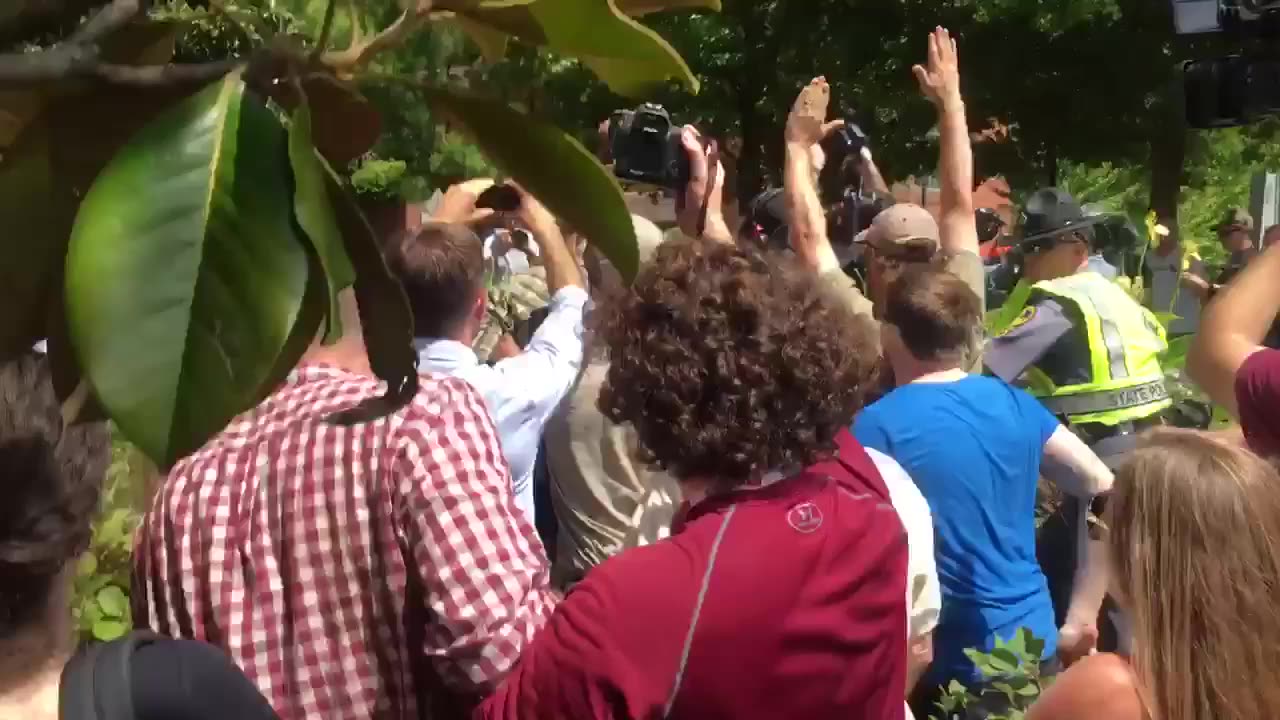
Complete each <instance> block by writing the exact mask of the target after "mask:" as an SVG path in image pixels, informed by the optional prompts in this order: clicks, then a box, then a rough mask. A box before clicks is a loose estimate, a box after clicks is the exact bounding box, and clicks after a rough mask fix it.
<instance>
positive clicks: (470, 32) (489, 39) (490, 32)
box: [0, 15, 509, 130]
mask: <svg viewBox="0 0 1280 720" xmlns="http://www.w3.org/2000/svg"><path fill="white" fill-rule="evenodd" d="M448 22H450V23H452V24H453V25H455V26H457V28H458V29H459V30H461V31H462V32H463V33H464V34H465V35H466V36H467V37H469V38H471V42H473V43H475V44H476V47H477V48H479V50H480V55H481V56H482V57H484V59H485V62H489V63H496V62H498V61H500V60H502V58H503V57H504V56H505V55H506V54H507V40H508V38H509V36H508V35H507V34H506V33H504V32H502V31H501V30H495V29H493V28H492V27H489V26H488V25H485V24H484V23H481V22H479V21H476V20H472V19H471V18H469V17H467V16H466V15H455V16H453V17H452V18H450V19H449V20H448ZM0 130H3V128H2V127H0Z"/></svg>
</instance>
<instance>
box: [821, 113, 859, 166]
mask: <svg viewBox="0 0 1280 720" xmlns="http://www.w3.org/2000/svg"><path fill="white" fill-rule="evenodd" d="M868 144H869V140H868V139H867V134H866V133H865V132H863V130H862V128H861V127H859V126H858V125H856V124H854V123H852V122H846V123H845V124H844V126H843V127H841V128H839V129H837V130H836V131H835V132H833V133H831V134H830V135H828V136H827V137H825V138H823V140H822V150H823V152H825V153H826V154H827V158H828V161H831V160H835V161H836V162H840V161H842V160H844V158H846V157H849V156H850V155H858V154H860V153H861V152H862V148H864V147H866V146H867V145H868Z"/></svg>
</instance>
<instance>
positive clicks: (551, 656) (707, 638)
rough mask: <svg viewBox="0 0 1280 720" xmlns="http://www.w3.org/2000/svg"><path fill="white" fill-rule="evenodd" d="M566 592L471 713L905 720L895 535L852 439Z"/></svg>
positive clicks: (901, 538) (884, 500)
mask: <svg viewBox="0 0 1280 720" xmlns="http://www.w3.org/2000/svg"><path fill="white" fill-rule="evenodd" d="M837 441H838V444H839V448H840V456H839V459H838V460H832V461H828V462H824V463H820V464H818V465H815V466H813V467H811V468H809V469H807V470H805V471H804V472H802V473H801V474H799V475H798V476H796V477H793V478H790V479H788V480H784V481H781V482H778V483H775V484H773V485H770V486H768V487H765V488H762V489H756V490H745V491H739V492H735V493H732V494H729V495H725V496H717V497H714V498H711V499H708V500H706V501H704V502H702V503H699V504H698V505H696V506H694V508H693V509H692V510H691V511H690V513H689V516H688V518H687V519H686V521H685V523H684V524H683V526H682V527H679V528H677V529H676V530H675V533H674V534H673V535H672V537H670V538H668V539H666V540H664V541H662V542H659V543H657V544H655V545H651V546H648V547H643V548H637V549H635V550H630V551H627V552H625V553H623V554H621V555H619V556H617V557H615V558H612V559H610V560H609V561H607V562H605V563H604V564H602V565H600V566H599V567H597V568H596V569H594V570H592V571H591V572H590V573H589V574H588V575H587V577H586V579H585V580H583V582H581V583H580V584H578V585H577V586H576V587H574V589H573V591H572V592H571V593H570V594H569V596H568V597H567V598H566V599H565V600H564V602H563V603H562V604H561V605H560V607H559V608H558V609H557V610H556V613H555V615H554V616H552V618H551V620H550V622H549V623H548V625H547V627H546V628H544V629H543V630H542V631H541V633H540V634H539V635H538V637H537V638H536V639H535V640H534V642H533V644H532V645H531V646H530V647H529V648H528V649H527V650H525V652H524V654H523V655H522V656H521V659H520V662H519V664H518V665H517V666H516V668H515V669H514V670H513V672H512V674H511V675H510V676H509V677H508V678H507V680H506V681H505V682H504V683H503V685H502V686H501V687H500V688H499V689H498V691H497V692H496V693H495V694H494V695H493V696H491V697H490V698H489V699H488V700H487V701H486V702H485V703H484V704H483V705H482V706H481V708H480V709H479V710H478V711H477V713H476V715H475V717H476V718H486V719H488V718H493V719H498V718H501V719H504V720H515V719H517V718H519V719H526V718H527V719H529V720H561V719H562V718H573V719H574V720H587V719H589V718H601V719H604V718H610V719H612V718H637V719H638V718H673V719H680V718H688V719H690V720H694V719H696V720H719V719H720V718H725V719H728V718H733V719H734V720H753V719H755V718H759V719H760V720H766V719H767V720H779V719H780V718H853V719H855V720H881V719H884V720H888V719H889V718H893V719H894V720H897V719H899V718H901V717H902V716H903V698H904V696H905V694H906V693H905V689H906V655H907V648H906V643H907V610H906V602H905V595H906V581H907V540H906V533H905V531H904V530H903V527H902V524H901V522H900V521H899V519H898V514H897V513H896V512H895V511H894V509H893V506H892V505H891V504H890V501H889V492H888V490H887V489H886V487H885V484H884V480H883V479H881V477H880V474H879V472H877V471H876V468H875V466H874V465H873V464H872V461H871V458H870V457H868V456H867V453H866V451H865V450H863V449H862V446H860V445H859V444H858V443H857V441H856V440H854V439H853V436H852V435H850V434H849V433H848V432H841V434H840V436H839V438H837Z"/></svg>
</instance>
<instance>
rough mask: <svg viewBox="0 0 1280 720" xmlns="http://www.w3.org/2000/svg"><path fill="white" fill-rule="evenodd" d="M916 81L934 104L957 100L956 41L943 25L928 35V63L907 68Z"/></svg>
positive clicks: (957, 65)
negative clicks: (913, 74)
mask: <svg viewBox="0 0 1280 720" xmlns="http://www.w3.org/2000/svg"><path fill="white" fill-rule="evenodd" d="M911 71H912V72H913V73H915V76H916V80H917V81H918V82H919V83H920V92H922V93H924V96H925V97H926V98H928V99H929V101H930V102H932V103H933V104H934V105H938V106H943V105H947V104H950V103H952V102H960V101H961V96H960V56H959V52H958V51H957V49H956V41H955V40H954V39H952V37H951V33H950V32H948V31H947V29H946V28H943V27H939V28H937V29H936V30H934V31H933V32H932V33H931V34H930V35H929V60H928V66H927V67H925V66H921V65H916V66H914V67H912V68H911Z"/></svg>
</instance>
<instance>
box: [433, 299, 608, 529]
mask: <svg viewBox="0 0 1280 720" xmlns="http://www.w3.org/2000/svg"><path fill="white" fill-rule="evenodd" d="M586 304H587V293H586V291H585V290H583V289H582V288H580V287H573V286H570V287H566V288H562V289H561V290H560V291H559V292H557V293H556V294H555V295H554V296H552V298H551V304H550V305H549V306H548V313H547V317H546V319H545V320H543V322H542V325H541V326H540V327H539V328H538V331H537V332H536V333H534V334H533V338H532V339H530V341H529V345H528V346H527V347H526V348H525V349H524V352H522V353H520V354H519V355H517V356H515V357H511V358H507V359H505V360H501V361H499V362H497V363H495V364H493V365H485V364H482V363H481V362H480V360H479V359H478V358H477V357H476V354H475V352H474V351H472V349H471V348H469V347H467V346H466V345H463V344H462V343H460V342H457V341H456V340H446V339H441V338H418V339H416V340H414V347H415V348H417V351H418V370H419V371H420V372H436V373H442V374H445V375H455V376H457V377H460V378H462V379H463V380H466V381H467V382H468V383H470V384H471V386H472V387H474V388H475V389H476V390H477V391H478V392H479V393H480V395H481V396H482V397H483V398H484V401H485V404H486V405H487V406H488V408H489V414H490V415H491V416H492V417H493V422H494V425H495V426H496V427H497V429H498V440H499V441H500V442H501V443H502V452H503V454H504V455H505V456H506V458H507V464H508V465H510V466H511V479H512V482H513V488H512V490H513V491H514V493H515V497H516V505H517V506H518V507H519V508H520V510H521V511H523V512H524V514H525V516H526V517H528V518H529V522H530V523H533V518H534V515H533V466H534V463H535V461H536V460H537V457H538V445H539V443H540V442H541V440H542V430H543V428H544V427H545V426H546V424H547V419H548V418H550V417H551V414H552V413H553V412H555V409H556V407H557V406H558V405H559V404H560V401H561V400H563V399H564V396H565V394H566V393H568V392H569V389H570V388H572V387H573V382H574V379H575V378H577V376H578V370H579V369H580V368H581V367H582V316H583V310H584V308H585V307H586Z"/></svg>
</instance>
